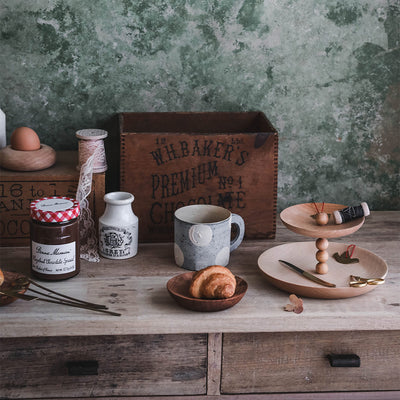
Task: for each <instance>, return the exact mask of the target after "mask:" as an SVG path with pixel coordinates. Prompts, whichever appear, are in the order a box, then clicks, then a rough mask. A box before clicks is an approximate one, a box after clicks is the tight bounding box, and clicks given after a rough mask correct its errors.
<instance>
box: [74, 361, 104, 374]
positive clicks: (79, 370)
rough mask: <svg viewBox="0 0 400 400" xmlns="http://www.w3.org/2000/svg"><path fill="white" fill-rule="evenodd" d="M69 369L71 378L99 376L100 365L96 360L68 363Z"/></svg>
mask: <svg viewBox="0 0 400 400" xmlns="http://www.w3.org/2000/svg"><path fill="white" fill-rule="evenodd" d="M67 368H68V375H70V376H83V375H98V369H99V363H98V361H96V360H87V361H68V362H67Z"/></svg>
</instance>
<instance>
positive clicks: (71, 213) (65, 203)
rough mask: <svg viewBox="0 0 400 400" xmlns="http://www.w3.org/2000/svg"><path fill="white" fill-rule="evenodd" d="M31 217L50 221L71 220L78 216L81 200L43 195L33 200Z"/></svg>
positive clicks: (41, 220)
mask: <svg viewBox="0 0 400 400" xmlns="http://www.w3.org/2000/svg"><path fill="white" fill-rule="evenodd" d="M30 208H31V218H32V219H34V220H36V221H40V222H48V223H55V224H56V223H57V222H65V221H70V220H71V219H74V218H77V217H78V216H79V212H80V206H79V202H78V201H77V200H75V199H71V198H70V197H60V196H53V197H43V198H41V199H37V200H35V201H32V203H31V205H30Z"/></svg>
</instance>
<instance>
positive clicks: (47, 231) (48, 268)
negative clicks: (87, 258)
mask: <svg viewBox="0 0 400 400" xmlns="http://www.w3.org/2000/svg"><path fill="white" fill-rule="evenodd" d="M30 209H31V226H30V228H31V230H30V236H31V272H32V274H33V275H34V276H36V277H37V278H39V279H45V280H51V281H58V280H63V279H67V278H71V277H73V276H75V275H77V274H78V273H79V271H80V247H79V213H80V206H79V202H78V201H77V200H75V199H71V198H69V197H44V198H42V199H38V200H35V201H33V202H32V203H31V205H30Z"/></svg>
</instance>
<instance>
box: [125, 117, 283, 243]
mask: <svg viewBox="0 0 400 400" xmlns="http://www.w3.org/2000/svg"><path fill="white" fill-rule="evenodd" d="M120 139H121V172H120V178H121V190H124V191H127V192H131V193H133V194H134V195H135V202H134V204H133V209H134V212H135V214H137V216H138V217H139V221H140V230H139V240H140V241H141V242H160V241H161V242H162V241H171V240H173V233H174V229H173V221H174V220H173V216H174V211H175V210H176V209H177V208H180V207H182V206H185V205H190V204H214V205H219V206H222V207H225V208H227V209H229V210H230V211H232V212H234V213H236V214H239V215H241V216H242V217H243V219H244V220H245V223H246V233H245V235H246V238H248V239H266V238H273V237H274V235H275V219H276V193H277V172H278V171H277V167H278V134H277V132H276V130H275V129H274V128H273V126H272V125H271V123H270V122H269V121H268V120H267V118H266V117H265V115H264V114H262V113H260V112H250V113H246V112H242V113H234V112H232V113H228V112H226V113H223V112H215V113H206V112H204V113H124V114H120ZM254 171H258V172H257V174H255V173H254Z"/></svg>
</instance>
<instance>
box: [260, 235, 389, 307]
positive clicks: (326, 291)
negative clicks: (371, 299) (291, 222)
mask: <svg viewBox="0 0 400 400" xmlns="http://www.w3.org/2000/svg"><path fill="white" fill-rule="evenodd" d="M348 246H349V245H348V244H345V243H335V242H331V243H330V244H329V248H328V252H329V255H330V258H329V261H328V264H329V272H328V273H327V274H325V275H323V276H320V275H316V274H315V270H314V264H315V257H314V254H313V252H314V250H315V243H314V242H295V243H287V244H283V245H280V246H275V247H272V248H271V249H269V250H267V251H265V252H264V253H262V254H261V255H260V257H259V258H258V267H259V268H260V270H261V272H262V273H263V274H264V276H265V278H266V279H267V280H268V281H269V282H270V283H272V284H273V285H274V286H276V287H277V288H279V289H282V290H284V291H286V292H289V293H294V294H297V295H300V296H304V297H314V298H318V299H340V298H348V297H355V296H360V295H362V294H365V293H368V292H370V291H371V290H373V289H375V288H376V285H367V286H364V287H351V286H349V282H350V275H356V276H361V277H363V278H385V276H386V274H387V272H388V268H387V265H386V262H385V261H384V260H383V259H382V258H380V257H378V256H377V255H375V254H374V253H372V252H370V251H368V250H366V249H363V248H361V247H358V246H356V247H355V250H354V253H353V257H354V258H358V259H359V260H360V261H359V263H356V264H341V263H339V262H337V261H336V260H335V259H334V258H333V257H332V255H333V254H334V253H335V252H338V253H339V254H342V253H343V252H345V251H346V249H347V247H348ZM278 260H284V261H288V262H290V263H292V264H294V265H296V266H297V267H300V268H301V269H303V270H305V271H307V272H310V273H312V274H314V275H316V276H318V277H319V278H322V279H323V280H325V281H328V282H330V283H334V284H336V287H334V288H331V287H325V286H321V285H319V284H318V283H315V282H313V281H310V280H309V279H307V278H305V277H304V276H302V275H300V274H298V273H297V272H295V271H293V270H292V269H290V268H289V267H286V266H284V265H282V264H281V263H280V262H279V261H278Z"/></svg>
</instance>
